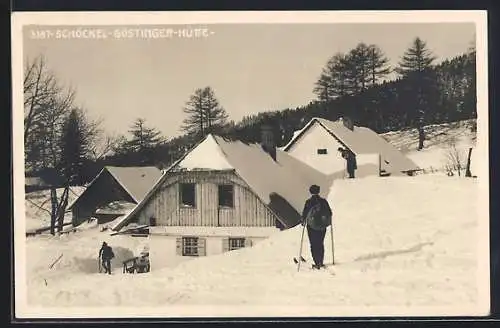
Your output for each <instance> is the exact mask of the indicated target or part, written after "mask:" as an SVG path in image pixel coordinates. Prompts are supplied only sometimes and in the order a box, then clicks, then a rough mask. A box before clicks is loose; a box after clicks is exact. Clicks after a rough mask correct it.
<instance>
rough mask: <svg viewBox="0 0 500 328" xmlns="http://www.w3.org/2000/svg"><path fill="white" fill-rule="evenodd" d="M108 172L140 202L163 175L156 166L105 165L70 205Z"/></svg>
mask: <svg viewBox="0 0 500 328" xmlns="http://www.w3.org/2000/svg"><path fill="white" fill-rule="evenodd" d="M104 172H108V173H109V174H111V176H112V177H113V178H114V179H115V180H116V182H117V183H118V184H119V185H120V186H121V187H122V188H123V190H125V192H127V194H128V195H130V197H131V198H132V199H133V200H134V201H135V202H136V203H139V202H140V201H141V200H142V199H143V198H144V196H145V195H146V193H147V192H148V191H149V190H150V189H151V187H152V186H153V185H154V184H155V182H156V181H158V179H159V178H160V177H161V171H160V170H159V169H158V168H156V167H154V166H135V167H119V166H105V167H104V168H103V169H102V170H101V171H100V172H99V174H98V175H97V176H96V177H95V178H94V179H93V180H92V181H91V182H90V184H89V185H88V186H87V188H86V189H85V191H84V192H83V193H82V194H81V195H80V196H79V197H78V198H76V199H75V200H74V201H73V203H71V204H70V205H69V206H68V209H71V207H73V206H74V205H75V204H76V203H77V202H78V200H79V199H80V198H81V197H82V196H83V195H84V194H85V193H87V192H92V185H93V184H94V183H95V182H96V181H97V180H98V179H99V178H100V177H101V176H102V175H103V174H104Z"/></svg>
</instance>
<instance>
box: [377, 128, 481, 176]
mask: <svg viewBox="0 0 500 328" xmlns="http://www.w3.org/2000/svg"><path fill="white" fill-rule="evenodd" d="M475 124H476V120H466V121H459V122H453V123H446V124H435V125H428V126H426V127H425V133H426V140H425V142H424V149H422V150H421V151H417V147H418V131H417V130H416V129H406V130H402V131H393V132H388V133H384V134H382V136H383V137H384V138H385V139H386V140H387V141H389V142H390V143H391V144H392V145H394V146H395V147H396V148H397V149H399V150H401V151H402V152H403V153H405V155H406V156H408V157H409V158H410V159H411V160H413V161H414V162H415V163H416V164H417V165H418V166H419V167H420V168H422V169H424V170H425V171H426V172H429V171H431V172H432V171H444V170H445V167H446V166H447V165H451V164H452V162H453V161H451V160H450V154H451V153H452V152H454V151H453V147H455V149H456V150H457V151H458V152H457V154H458V156H459V158H460V161H461V163H462V165H464V166H465V164H466V162H467V155H468V150H469V148H470V147H472V148H475V147H476V132H475V129H474V127H475ZM474 154H475V152H474V150H473V152H472V161H471V167H472V168H471V170H472V174H473V175H474V174H477V173H476V172H474V171H475V170H474V164H475V161H476V158H475V157H474Z"/></svg>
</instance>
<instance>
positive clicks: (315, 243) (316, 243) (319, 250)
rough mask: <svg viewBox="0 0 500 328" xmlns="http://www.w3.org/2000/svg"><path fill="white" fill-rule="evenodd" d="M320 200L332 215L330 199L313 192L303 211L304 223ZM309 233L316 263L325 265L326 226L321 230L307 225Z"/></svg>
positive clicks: (319, 265)
mask: <svg viewBox="0 0 500 328" xmlns="http://www.w3.org/2000/svg"><path fill="white" fill-rule="evenodd" d="M318 202H320V203H322V206H323V209H324V210H325V211H326V212H327V213H328V215H330V216H332V214H333V213H332V209H331V208H330V204H328V201H327V200H326V199H324V198H322V197H321V196H319V195H318V194H313V195H312V196H311V197H310V198H309V199H308V200H306V203H305V204H304V210H303V211H302V224H307V222H306V220H307V215H308V213H309V211H310V210H311V208H312V207H313V206H314V205H316V204H318ZM307 234H308V237H309V242H310V245H311V255H312V257H313V261H314V264H315V265H316V266H317V267H321V266H323V260H324V256H325V247H324V245H323V242H324V239H325V234H326V228H325V229H321V230H315V229H312V228H310V227H309V226H307Z"/></svg>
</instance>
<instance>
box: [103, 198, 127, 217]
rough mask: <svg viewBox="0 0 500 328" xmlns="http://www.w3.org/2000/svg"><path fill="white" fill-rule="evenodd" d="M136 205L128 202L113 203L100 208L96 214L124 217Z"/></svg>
mask: <svg viewBox="0 0 500 328" xmlns="http://www.w3.org/2000/svg"><path fill="white" fill-rule="evenodd" d="M135 205H136V204H134V203H130V202H127V201H122V200H118V201H113V202H111V203H109V204H106V205H104V206H101V207H99V208H98V209H97V210H96V214H118V215H124V214H127V213H129V212H130V211H131V210H132V209H133V208H134V207H135Z"/></svg>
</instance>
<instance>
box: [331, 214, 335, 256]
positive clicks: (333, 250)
mask: <svg viewBox="0 0 500 328" xmlns="http://www.w3.org/2000/svg"><path fill="white" fill-rule="evenodd" d="M330 234H331V236H332V264H333V265H334V264H335V248H334V243H333V222H332V223H330Z"/></svg>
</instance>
